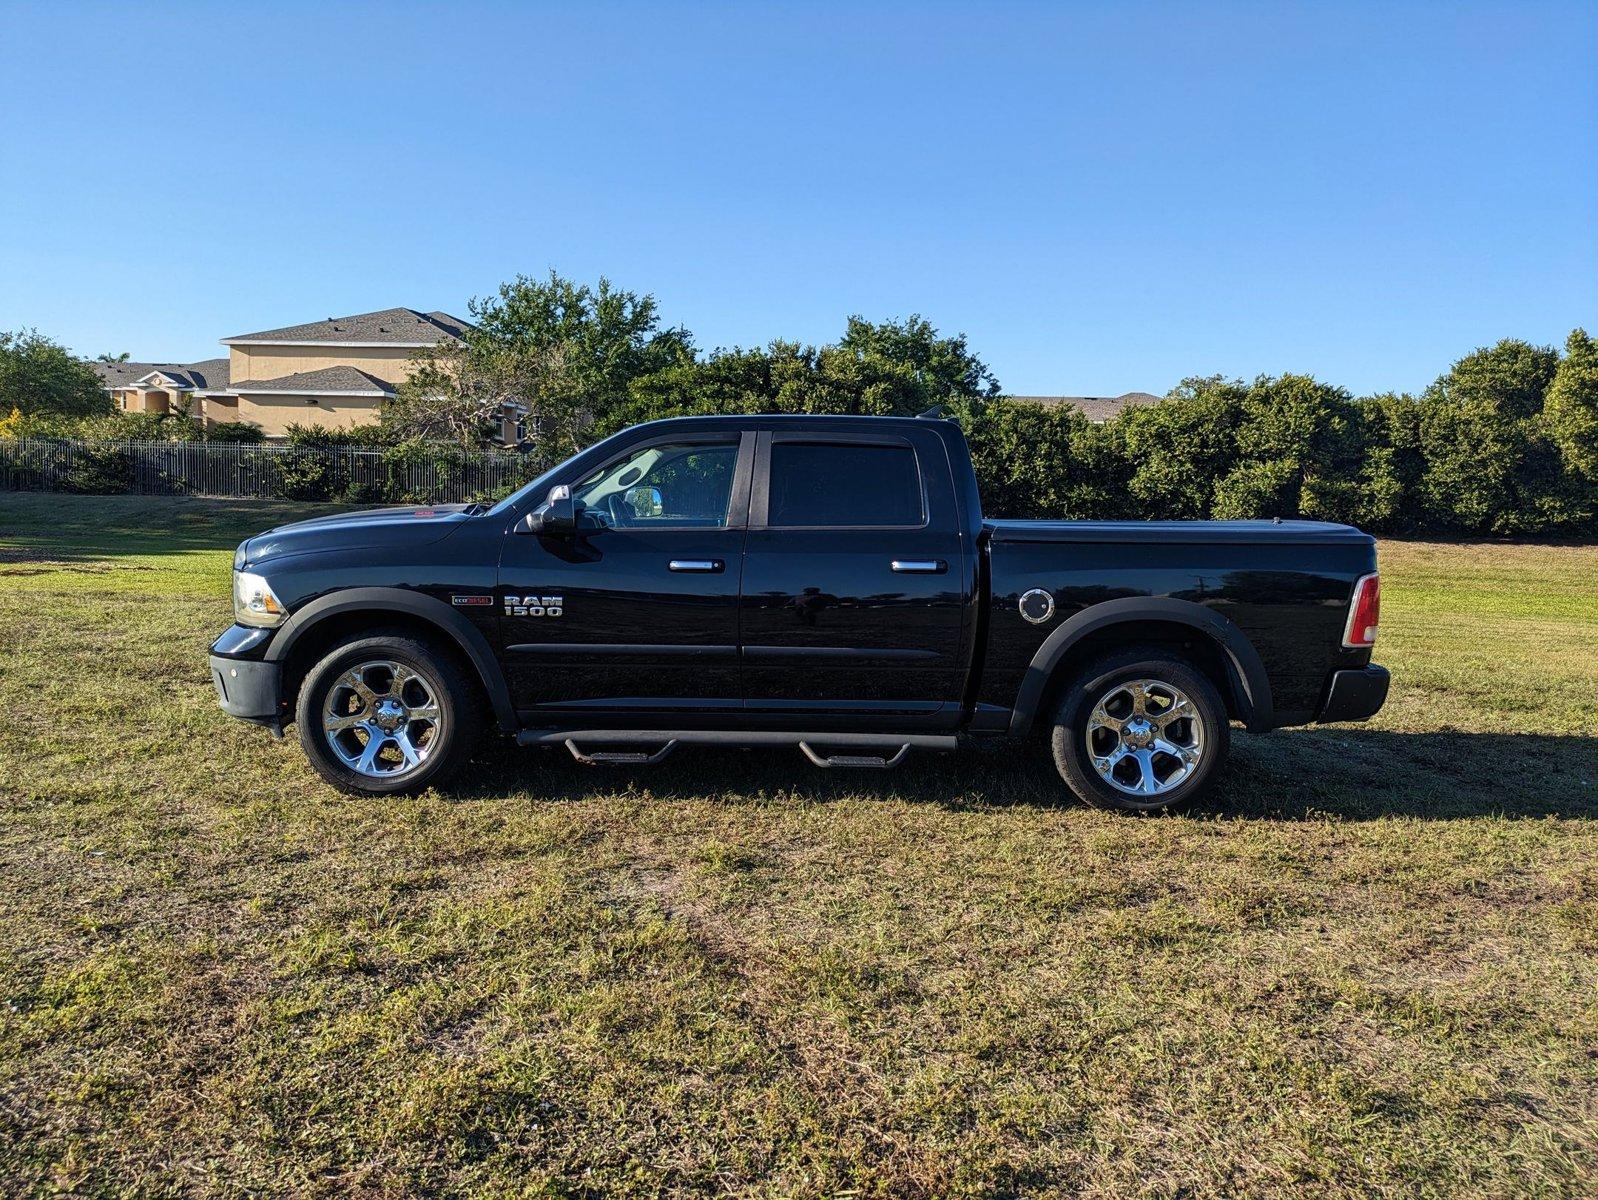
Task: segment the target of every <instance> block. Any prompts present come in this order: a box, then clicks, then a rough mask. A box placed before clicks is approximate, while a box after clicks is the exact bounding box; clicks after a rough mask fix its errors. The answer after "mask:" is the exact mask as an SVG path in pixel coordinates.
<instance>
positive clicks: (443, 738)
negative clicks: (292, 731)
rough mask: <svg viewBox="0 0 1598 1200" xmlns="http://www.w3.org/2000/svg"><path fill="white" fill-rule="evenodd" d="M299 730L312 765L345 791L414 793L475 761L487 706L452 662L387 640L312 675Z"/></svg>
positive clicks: (345, 651) (327, 662) (336, 653)
mask: <svg viewBox="0 0 1598 1200" xmlns="http://www.w3.org/2000/svg"><path fill="white" fill-rule="evenodd" d="M294 721H295V725H296V726H297V727H298V729H299V737H300V745H301V746H302V747H303V748H304V750H305V756H306V758H308V759H309V760H310V763H311V766H312V767H313V768H315V770H316V773H317V774H318V775H320V776H321V777H322V778H323V779H325V780H327V781H328V782H329V783H330V784H332V785H333V786H334V787H336V788H338V789H339V791H341V792H347V793H350V794H351V795H366V796H389V795H396V794H411V793H414V792H419V791H422V790H423V789H424V788H427V787H430V786H432V785H434V784H438V783H442V782H443V781H444V780H446V779H447V778H449V776H450V775H452V774H454V773H455V772H456V771H457V770H459V769H460V767H461V766H462V765H463V764H464V763H465V762H466V760H467V758H468V757H470V755H471V751H472V747H473V745H474V744H475V742H476V740H477V734H478V732H479V730H480V729H481V726H482V703H481V701H480V699H479V697H478V693H477V689H476V687H475V686H474V685H473V681H472V680H470V679H469V678H467V676H466V673H465V671H464V670H463V669H462V667H461V666H460V664H459V663H458V662H457V661H456V660H455V658H454V657H453V656H451V655H449V654H446V653H442V652H440V651H439V650H438V649H437V648H436V647H434V646H431V645H429V644H427V643H426V642H422V641H419V640H417V639H416V638H414V637H410V636H407V635H406V634H403V633H398V632H396V633H379V634H374V635H371V636H368V637H362V638H358V639H355V640H352V641H348V642H344V643H342V644H341V645H337V646H334V647H333V648H332V650H330V651H329V652H328V653H327V655H326V656H325V657H324V658H323V659H322V660H321V661H320V662H318V663H317V664H316V665H315V666H314V667H312V668H311V670H310V673H309V674H308V675H306V677H305V683H304V685H303V686H302V687H301V688H300V696H299V702H298V704H297V705H296V707H295V716H294Z"/></svg>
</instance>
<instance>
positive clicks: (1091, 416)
mask: <svg viewBox="0 0 1598 1200" xmlns="http://www.w3.org/2000/svg"><path fill="white" fill-rule="evenodd" d="M1005 398H1006V399H1007V400H1016V401H1019V402H1020V403H1023V404H1048V405H1056V404H1073V405H1075V406H1076V407H1077V408H1080V409H1081V410H1082V412H1083V414H1084V415H1085V416H1086V417H1087V419H1088V420H1090V421H1108V420H1109V419H1110V418H1111V417H1114V416H1116V415H1118V414H1119V413H1120V412H1121V410H1122V409H1127V408H1140V407H1142V406H1143V405H1145V404H1157V403H1159V399H1160V398H1159V397H1158V396H1155V395H1151V394H1150V393H1148V392H1124V393H1122V394H1121V395H1119V396H1007V397H1005Z"/></svg>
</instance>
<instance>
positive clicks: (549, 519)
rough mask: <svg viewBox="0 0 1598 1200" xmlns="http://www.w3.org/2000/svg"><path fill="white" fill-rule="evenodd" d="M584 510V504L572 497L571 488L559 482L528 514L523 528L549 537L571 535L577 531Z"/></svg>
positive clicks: (522, 525)
mask: <svg viewBox="0 0 1598 1200" xmlns="http://www.w3.org/2000/svg"><path fill="white" fill-rule="evenodd" d="M582 510H583V506H582V505H581V504H578V503H577V501H575V500H573V499H572V490H571V488H569V487H568V486H566V485H565V484H564V483H558V484H556V485H555V486H554V487H552V488H550V489H549V498H548V499H547V500H545V501H544V502H543V503H542V504H540V505H539V506H538V507H537V508H535V509H533V511H532V512H530V513H528V514H527V517H526V519H525V520H524V521H523V522H522V524H521V528H522V529H524V530H526V532H528V533H538V534H543V535H545V536H547V537H571V536H572V535H574V534H575V533H576V532H577V518H578V516H579V515H580V514H581V513H582Z"/></svg>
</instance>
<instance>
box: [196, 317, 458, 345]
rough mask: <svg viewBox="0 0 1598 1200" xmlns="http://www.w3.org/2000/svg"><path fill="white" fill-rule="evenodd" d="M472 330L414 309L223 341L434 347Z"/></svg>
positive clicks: (455, 320) (453, 319)
mask: <svg viewBox="0 0 1598 1200" xmlns="http://www.w3.org/2000/svg"><path fill="white" fill-rule="evenodd" d="M468 328H470V326H469V325H468V323H467V322H465V321H463V320H461V319H460V318H459V317H452V316H450V315H449V314H448V313H446V312H427V313H424V312H417V311H416V310H415V309H414V308H385V309H383V311H382V312H369V313H356V314H355V315H354V316H350V317H329V318H328V319H327V320H325V321H311V322H308V323H307V324H304V325H285V326H284V327H283V328H281V329H266V330H263V331H261V332H260V333H240V334H235V335H234V336H233V337H228V338H223V339H222V344H223V345H224V346H230V345H233V344H234V343H238V342H242V343H244V344H246V345H248V344H251V343H257V342H259V343H266V344H269V345H271V344H275V345H290V346H297V345H305V344H307V343H312V342H335V343H336V342H345V343H349V342H354V343H360V344H366V345H383V346H431V345H434V344H436V343H438V342H441V341H443V340H444V339H446V338H459V337H461V336H462V335H463V334H464V333H465V332H466V330H467V329H468Z"/></svg>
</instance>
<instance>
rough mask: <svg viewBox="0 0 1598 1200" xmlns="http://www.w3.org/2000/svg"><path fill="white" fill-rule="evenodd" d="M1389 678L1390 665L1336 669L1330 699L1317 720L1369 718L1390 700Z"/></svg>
mask: <svg viewBox="0 0 1598 1200" xmlns="http://www.w3.org/2000/svg"><path fill="white" fill-rule="evenodd" d="M1389 681H1390V678H1389V676H1388V674H1387V668H1386V667H1378V666H1376V665H1374V664H1372V665H1371V666H1368V667H1365V668H1364V669H1362V670H1356V671H1333V672H1332V682H1331V686H1330V687H1328V688H1327V689H1326V700H1325V701H1324V702H1323V703H1322V704H1321V710H1320V712H1318V713H1316V714H1315V720H1316V721H1317V722H1318V723H1320V724H1323V725H1324V724H1326V723H1327V722H1331V721H1365V720H1368V719H1369V718H1371V717H1373V716H1375V715H1376V713H1377V711H1378V710H1379V709H1380V708H1381V707H1382V705H1383V704H1384V703H1385V702H1386V700H1387V686H1388V683H1389Z"/></svg>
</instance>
